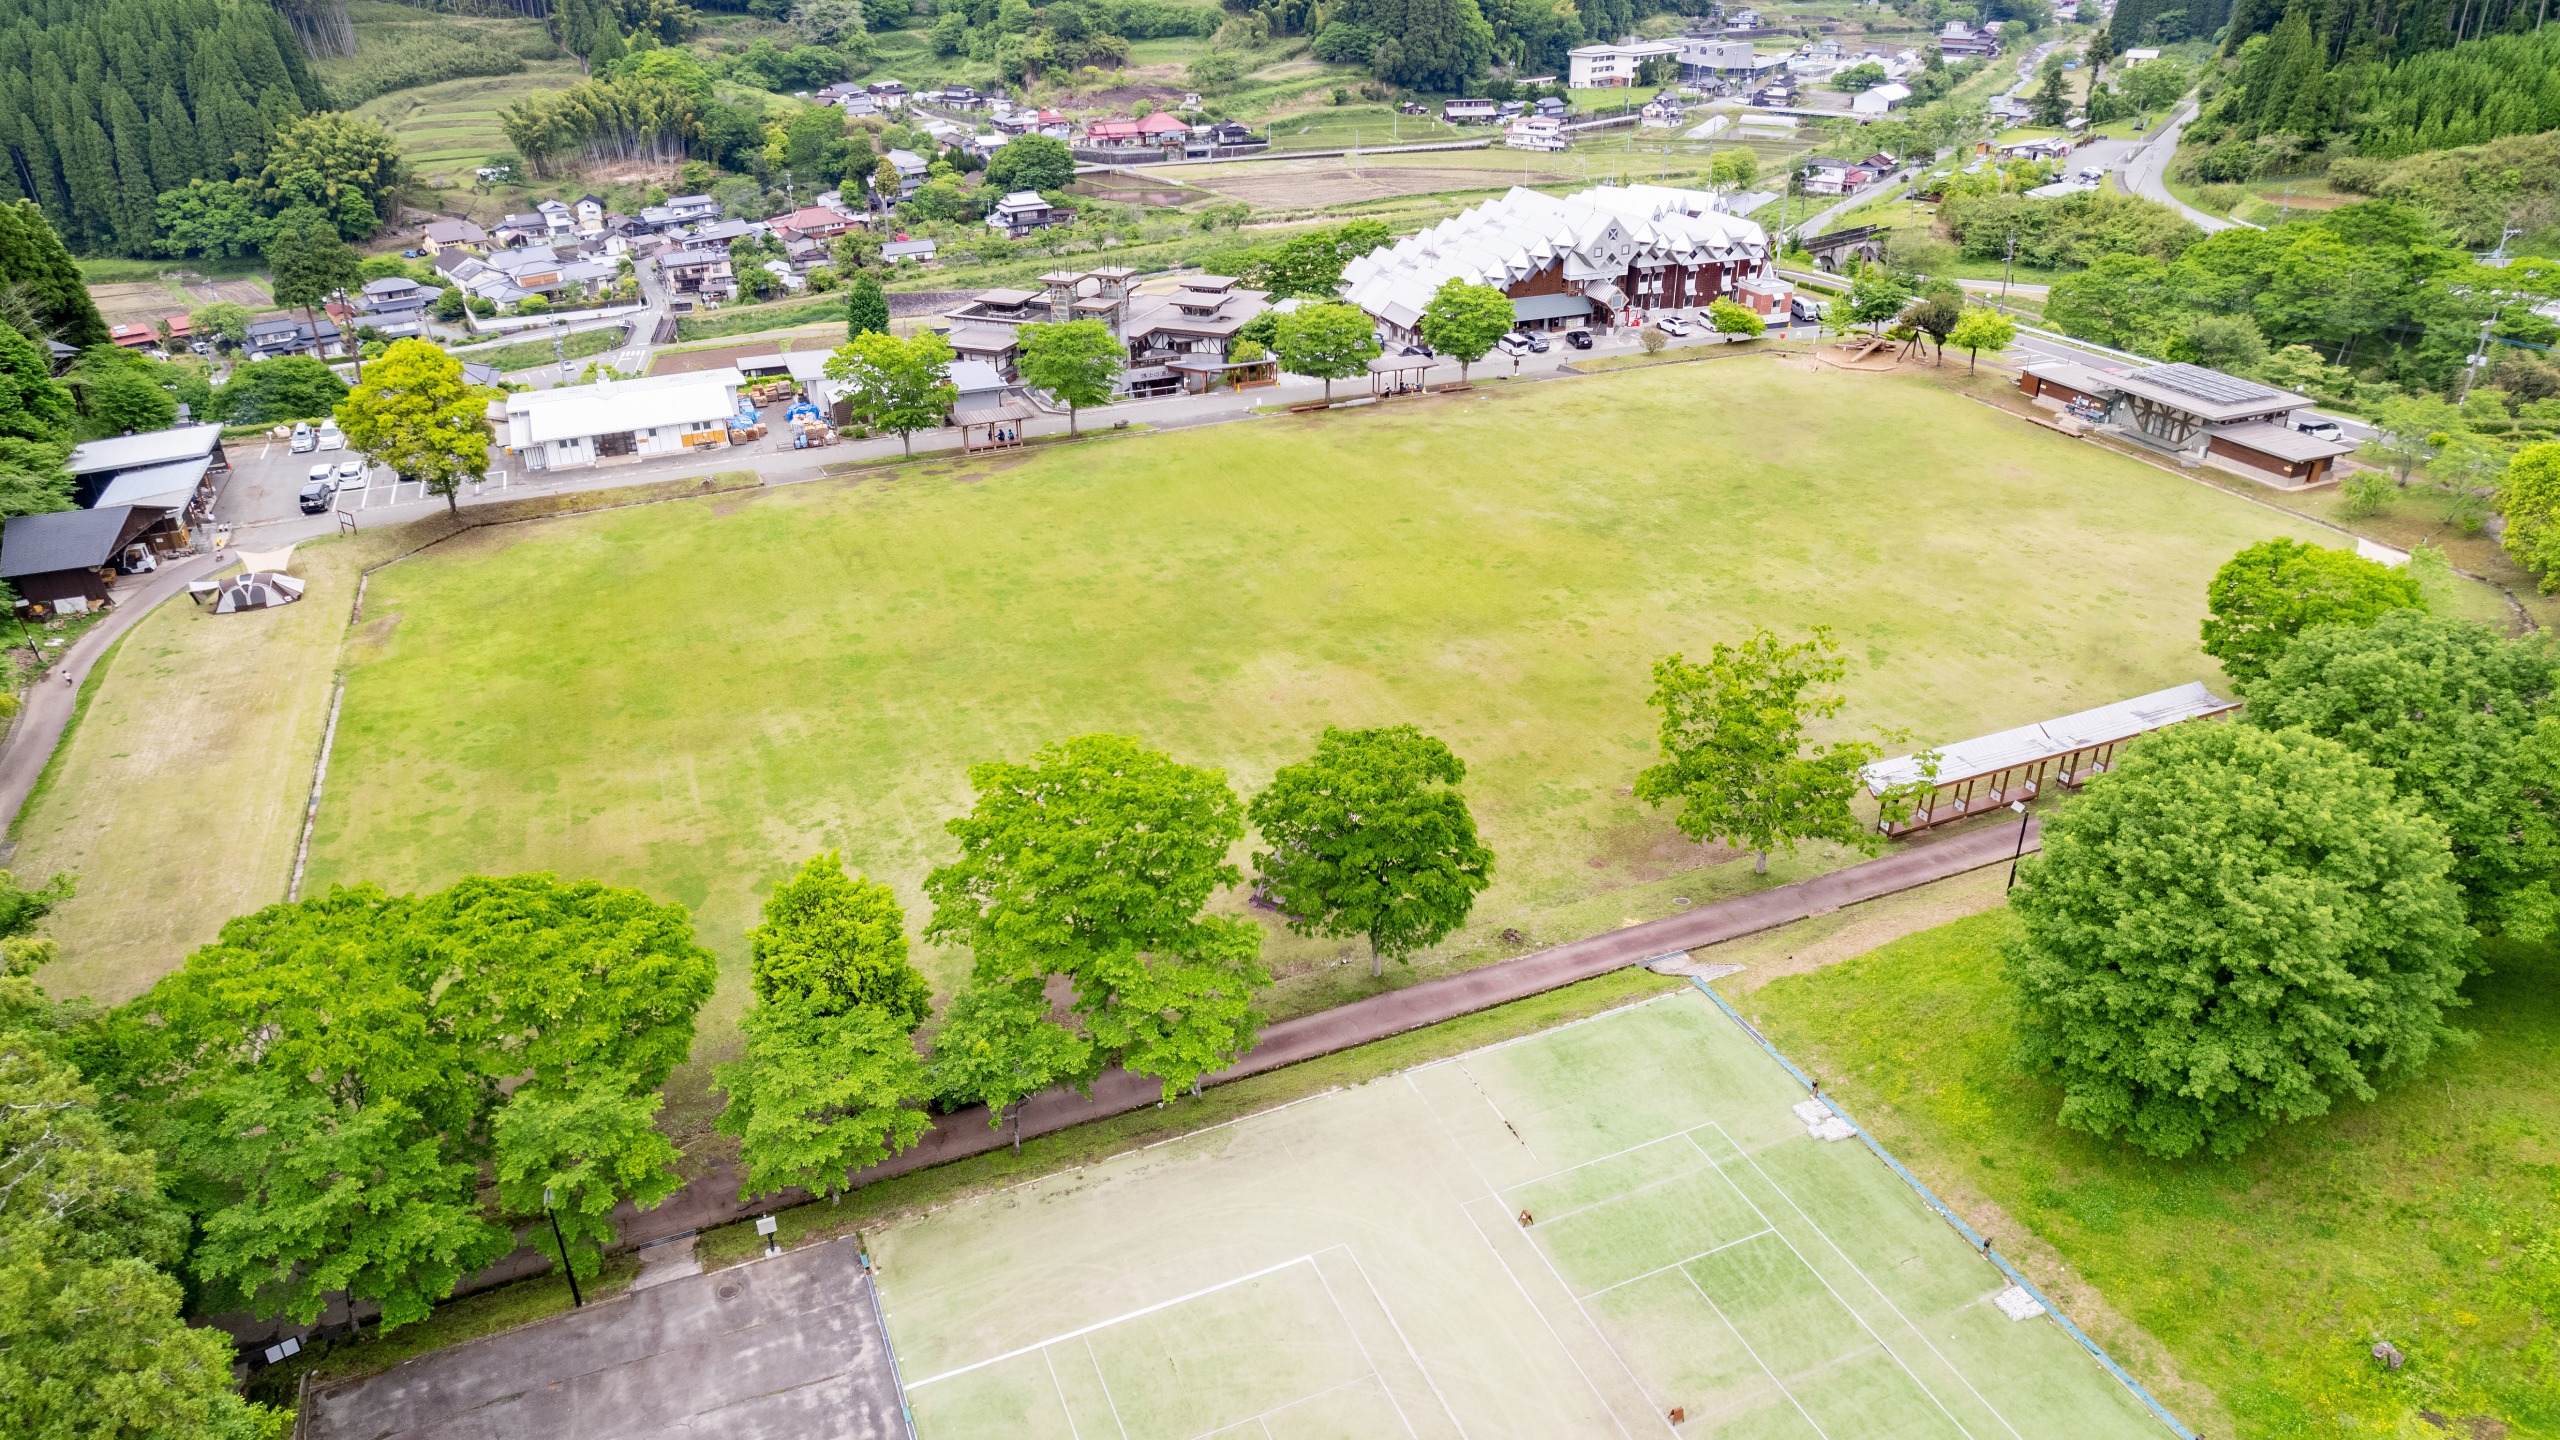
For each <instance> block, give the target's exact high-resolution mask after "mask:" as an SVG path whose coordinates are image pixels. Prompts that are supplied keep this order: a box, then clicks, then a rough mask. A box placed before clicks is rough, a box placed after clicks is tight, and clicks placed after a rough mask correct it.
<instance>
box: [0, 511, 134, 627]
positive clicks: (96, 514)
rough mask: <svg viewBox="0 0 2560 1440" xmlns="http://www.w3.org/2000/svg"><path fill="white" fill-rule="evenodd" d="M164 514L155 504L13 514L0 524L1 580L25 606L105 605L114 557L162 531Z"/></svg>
mask: <svg viewBox="0 0 2560 1440" xmlns="http://www.w3.org/2000/svg"><path fill="white" fill-rule="evenodd" d="M169 516H170V512H169V510H168V508H167V507H165V506H160V505H111V506H108V507H106V508H104V509H98V510H56V511H53V512H52V513H50V514H45V515H13V516H11V517H9V521H8V523H7V525H6V526H0V580H6V581H8V582H9V583H10V584H11V585H13V586H15V587H17V591H18V594H19V595H20V596H21V597H23V598H24V599H25V600H26V601H27V603H28V604H30V605H35V606H44V607H50V608H52V609H56V610H69V611H71V612H73V613H77V612H80V611H83V610H86V609H88V608H89V607H90V606H92V605H104V604H106V603H107V586H108V584H109V583H110V582H111V581H112V580H114V578H115V575H116V569H117V565H118V562H119V561H122V560H124V559H125V558H126V556H127V554H128V552H130V551H132V550H134V549H136V548H138V547H143V546H148V545H150V543H151V541H150V537H151V536H152V534H153V532H155V531H164V532H165V531H166V529H167V527H168V525H169ZM144 563H145V562H144V561H142V560H137V561H136V564H137V565H141V564H144Z"/></svg>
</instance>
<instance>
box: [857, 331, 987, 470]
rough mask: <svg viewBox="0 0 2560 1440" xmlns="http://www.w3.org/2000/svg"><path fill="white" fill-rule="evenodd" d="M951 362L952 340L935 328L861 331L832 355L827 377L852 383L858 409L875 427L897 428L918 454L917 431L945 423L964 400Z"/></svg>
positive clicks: (905, 443) (906, 445) (910, 451)
mask: <svg viewBox="0 0 2560 1440" xmlns="http://www.w3.org/2000/svg"><path fill="white" fill-rule="evenodd" d="M950 366H951V345H950V342H948V341H946V340H944V339H943V338H942V337H941V336H939V335H936V334H934V333H933V332H932V331H929V330H928V331H925V332H924V333H922V334H919V335H915V336H912V337H910V338H908V339H904V340H901V339H899V338H898V337H897V336H895V335H886V334H876V333H874V334H862V335H856V336H854V337H853V339H851V340H850V341H847V342H846V343H845V344H843V345H839V346H837V347H836V351H835V353H834V354H833V355H830V356H828V357H827V378H828V379H830V380H843V381H847V382H849V384H850V389H849V390H848V392H847V396H846V398H847V399H849V400H851V401H852V403H853V413H854V414H855V415H856V416H858V417H860V419H861V420H862V421H863V423H865V424H867V425H869V426H871V427H872V428H873V429H875V430H890V431H894V432H896V434H897V436H898V442H899V444H900V445H901V446H903V447H904V448H905V450H906V453H907V454H909V455H913V454H915V453H916V447H915V440H914V435H915V432H917V431H918V430H930V429H932V428H934V427H935V426H938V425H940V424H942V423H943V419H944V417H945V416H947V415H948V414H949V413H950V410H951V402H952V401H954V400H956V399H958V398H959V395H960V391H959V389H958V387H956V386H954V385H953V384H952V383H951V371H950Z"/></svg>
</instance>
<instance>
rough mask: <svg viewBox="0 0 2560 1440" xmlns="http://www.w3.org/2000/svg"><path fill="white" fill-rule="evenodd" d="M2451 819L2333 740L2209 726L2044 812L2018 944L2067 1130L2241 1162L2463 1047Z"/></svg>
mask: <svg viewBox="0 0 2560 1440" xmlns="http://www.w3.org/2000/svg"><path fill="white" fill-rule="evenodd" d="M2450 862H2451V857H2450V855H2449V854H2448V853H2447V850H2446V846H2445V833H2444V830H2443V827H2441V826H2439V825H2437V824H2436V822H2435V821H2433V820H2431V819H2429V818H2428V817H2427V816H2426V815H2424V814H2422V813H2420V812H2419V811H2418V809H2417V808H2416V807H2415V806H2413V805H2411V804H2410V803H2409V802H2407V801H2405V800H2403V799H2401V798H2400V797H2399V796H2397V795H2395V794H2394V793H2393V789H2392V783H2391V777H2390V776H2389V775H2387V774H2385V773H2384V772H2382V771H2380V770H2377V769H2375V768H2374V767H2373V766H2371V765H2369V764H2367V763H2365V761H2363V760H2362V759H2360V758H2358V757H2357V756H2356V755H2355V754H2354V753H2353V752H2352V751H2350V750H2348V749H2347V747H2345V746H2344V745H2341V744H2339V743H2337V742H2336V741H2334V740H2323V739H2320V738H2318V737H2316V736H2312V735H2307V734H2304V733H2302V732H2299V731H2285V732H2281V733H2277V732H2269V731H2266V730H2262V729H2258V728H2255V727H2252V726H2245V725H2227V724H2214V723H2210V722H2203V721H2198V722H2193V723H2189V724H2185V725H2179V726H2176V727H2174V728H2172V729H2169V730H2166V731H2162V732H2160V733H2157V734H2154V735H2151V736H2148V737H2146V738H2144V739H2142V740H2139V741H2137V742H2135V744H2134V745H2133V747H2132V748H2131V749H2130V750H2128V751H2127V752H2125V756H2124V759H2123V761H2122V762H2121V763H2120V764H2119V765H2118V767H2117V768H2116V770H2115V771H2114V772H2113V773H2111V774H2107V775H2103V776H2100V777H2099V778H2098V779H2097V780H2095V781H2093V782H2092V783H2091V784H2090V786H2089V789H2088V792H2087V793H2086V794H2085V795H2084V796H2082V797H2081V798H2080V799H2079V800H2078V801H2076V802H2075V803H2073V804H2070V805H2067V806H2065V807H2063V809H2062V810H2061V811H2060V812H2058V813H2057V814H2056V815H2054V817H2053V818H2052V819H2050V820H2049V821H2047V822H2046V825H2045V832H2044V849H2043V853H2042V854H2040V855H2036V856H2031V857H2029V858H2028V859H2027V861H2026V862H2025V863H2024V864H2023V865H2022V866H2021V867H2020V868H2019V873H2018V885H2017V889H2016V890H2015V891H2014V892H2012V894H2011V897H2010V901H2009V904H2010V908H2011V909H2012V910H2013V911H2014V912H2015V913H2016V914H2017V915H2018V917H2019V920H2020V922H2021V929H2020V931H2019V933H2018V934H2017V935H2016V937H2015V938H2014V939H2012V940H2011V941H2010V942H2009V943H2008V944H2007V945H2006V946H2005V947H2004V959H2005V961H2006V968H2007V972H2008V974H2009V976H2010V978H2011V980H2012V981H2013V982H2014V983H2015V984H2016V985H2017V987H2018V991H2019V1000H2020V1030H2021V1040H2022V1041H2023V1045H2022V1051H2023V1054H2024V1058H2026V1059H2027V1061H2028V1062H2029V1063H2030V1064H2031V1065H2033V1066H2035V1067H2036V1068H2038V1069H2041V1070H2043V1071H2045V1072H2047V1073H2050V1074H2052V1075H2054V1076H2056V1077H2058V1078H2059V1079H2060V1081H2061V1083H2062V1090H2063V1099H2062V1109H2061V1114H2060V1116H2059V1119H2060V1121H2061V1123H2062V1124H2063V1125H2065V1126H2067V1127H2070V1128H2072V1129H2076V1130H2085V1131H2088V1132H2089V1133H2091V1134H2094V1135H2099V1136H2103V1137H2109V1138H2119V1139H2123V1140H2125V1141H2127V1142H2128V1143H2130V1144H2132V1145H2134V1146H2136V1147H2137V1148H2139V1149H2142V1150H2145V1151H2148V1152H2149V1153H2151V1154H2154V1155H2161V1156H2168V1157H2178V1156H2184V1155H2191V1154H2194V1153H2196V1152H2197V1151H2200V1150H2203V1151H2210V1152H2212V1153H2213V1154H2215V1155H2220V1156H2226V1157H2227V1156H2232V1155H2236V1154H2238V1153H2240V1152H2241V1151H2242V1150H2244V1149H2246V1148H2247V1147H2248V1146H2249V1145H2250V1144H2251V1143H2252V1142H2253V1141H2255V1140H2257V1139H2258V1138H2259V1137H2260V1136H2263V1135H2264V1134H2266V1133H2267V1131H2268V1130H2270V1129H2272V1128H2274V1127H2275V1126H2277V1125H2280V1124H2287V1123H2290V1122H2293V1121H2298V1120H2305V1119H2309V1118H2311V1117H2313V1116H2316V1115H2320V1114H2323V1113H2325V1112H2326V1111H2327V1110H2328V1109H2329V1108H2330V1106H2331V1105H2332V1104H2333V1103H2334V1102H2335V1101H2336V1100H2337V1099H2339V1098H2341V1097H2347V1096H2352V1097H2354V1098H2356V1099H2371V1098H2372V1097H2373V1095H2374V1094H2375V1088H2376V1086H2378V1085H2380V1084H2382V1083H2384V1082H2387V1081H2389V1080H2393V1079H2399V1078H2404V1077H2407V1076H2409V1075H2412V1074H2415V1073H2416V1072H2417V1071H2418V1070H2420V1069H2421V1068H2423V1067H2424V1066H2425V1064H2426V1062H2427V1061H2428V1059H2429V1058H2430V1057H2432V1056H2433V1055H2434V1054H2435V1052H2436V1051H2437V1050H2438V1049H2439V1048H2441V1047H2443V1046H2445V1045H2447V1044H2451V1043H2456V1042H2458V1041H2459V1040H2460V1039H2461V1038H2462V1037H2461V1035H2460V1032H2458V1031H2456V1030H2454V1029H2453V1028H2452V1027H2451V1026H2449V1025H2448V1024H2446V1023H2445V1018H2444V1015H2445V1011H2446V1010H2447V1009H2449V1008H2451V1007H2453V1006H2455V1005H2459V1004H2461V1003H2462V1001H2461V999H2460V997H2459V995H2458V993H2457V992H2458V990H2459V988H2460V986H2461V984H2462V980H2463V978H2464V976H2465V975H2466V974H2467V973H2468V972H2469V971H2470V970H2471V969H2472V968H2473V967H2474V966H2475V964H2476V960H2475V958H2474V955H2473V951H2472V948H2471V932H2470V930H2469V927H2467V926H2466V925H2465V924H2464V923H2463V914H2462V899H2461V896H2460V895H2459V894H2458V893H2457V892H2456V890H2455V889H2454V886H2453V883H2452V882H2451V881H2450V880H2449V879H2447V878H2446V870H2447V868H2448V866H2449V864H2450Z"/></svg>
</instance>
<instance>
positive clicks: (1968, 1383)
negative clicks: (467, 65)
mask: <svg viewBox="0 0 2560 1440" xmlns="http://www.w3.org/2000/svg"><path fill="white" fill-rule="evenodd" d="M1716 1132H1717V1133H1718V1134H1724V1127H1723V1126H1721V1125H1719V1126H1717V1127H1716ZM1724 1138H1725V1143H1726V1144H1728V1145H1733V1148H1734V1153H1736V1154H1738V1155H1740V1156H1741V1157H1742V1159H1743V1163H1744V1164H1747V1165H1749V1166H1750V1167H1751V1169H1752V1171H1753V1172H1754V1173H1755V1174H1757V1175H1758V1176H1759V1177H1760V1178H1761V1180H1762V1181H1763V1182H1765V1183H1766V1184H1767V1185H1768V1187H1769V1188H1770V1189H1772V1190H1775V1191H1777V1192H1778V1198H1779V1199H1781V1200H1784V1201H1786V1202H1787V1208H1788V1209H1790V1210H1793V1211H1795V1212H1796V1218H1798V1219H1800V1220H1802V1221H1804V1223H1805V1224H1807V1225H1809V1226H1812V1227H1813V1233H1814V1234H1816V1235H1819V1236H1821V1237H1822V1243H1823V1244H1825V1245H1828V1246H1830V1247H1831V1253H1832V1254H1834V1255H1837V1256H1839V1257H1840V1261H1841V1263H1842V1264H1844V1265H1847V1266H1848V1267H1849V1268H1850V1270H1852V1271H1853V1272H1855V1273H1856V1275H1857V1277H1858V1278H1859V1279H1861V1280H1863V1281H1865V1282H1866V1283H1867V1288H1868V1289H1870V1290H1873V1291H1874V1292H1876V1298H1877V1299H1879V1300H1881V1301H1883V1302H1884V1308H1886V1309H1887V1310H1890V1311H1892V1312H1893V1318H1895V1319H1896V1320H1899V1321H1901V1322H1902V1327H1903V1328H1904V1329H1906V1330H1908V1331H1910V1332H1911V1333H1912V1335H1913V1336H1915V1337H1917V1338H1918V1339H1919V1341H1920V1343H1921V1344H1922V1345H1925V1346H1927V1347H1928V1348H1929V1353H1930V1354H1932V1355H1935V1356H1937V1357H1938V1363H1939V1364H1941V1365H1944V1366H1946V1367H1947V1373H1948V1374H1950V1375H1953V1376H1955V1377H1956V1383H1957V1384H1959V1385H1962V1386H1963V1387H1964V1388H1965V1390H1966V1391H1967V1392H1968V1393H1970V1394H1971V1395H1972V1396H1973V1398H1974V1399H1976V1400H1979V1401H1981V1402H1982V1408H1983V1409H1985V1410H1988V1411H1990V1412H1991V1418H1993V1419H1995V1420H1997V1421H1999V1422H2000V1424H2001V1426H2002V1428H2004V1429H2006V1430H2007V1431H2008V1432H2009V1433H2010V1434H2012V1435H2017V1436H2018V1440H2026V1437H2025V1436H2024V1435H2019V1434H2018V1427H2017V1426H2016V1425H2014V1424H2012V1423H2010V1420H2009V1417H2008V1416H2006V1415H2003V1414H2001V1413H2000V1407H1999V1406H1997V1405H1994V1404H1992V1403H1991V1397H1989V1396H1987V1395H1985V1394H1983V1393H1982V1392H1981V1391H1980V1390H1979V1389H1976V1388H1975V1386H1974V1383H1973V1377H1971V1376H1969V1375H1967V1374H1965V1373H1964V1371H1963V1370H1961V1369H1959V1368H1957V1366H1956V1363H1955V1362H1954V1361H1953V1360H1950V1359H1948V1358H1947V1355H1946V1352H1945V1351H1943V1350H1940V1349H1939V1348H1938V1346H1937V1343H1936V1342H1935V1341H1933V1340H1931V1339H1930V1338H1929V1335H1928V1332H1927V1331H1925V1330H1922V1329H1921V1328H1920V1327H1919V1326H1918V1325H1915V1324H1913V1323H1912V1320H1911V1317H1910V1316H1908V1315H1906V1314H1904V1313H1903V1312H1902V1307H1901V1306H1899V1305H1896V1304H1895V1303H1893V1297H1892V1296H1890V1295H1888V1294H1886V1293H1885V1291H1884V1287H1883V1286H1881V1285H1878V1284H1877V1283H1876V1282H1875V1277H1874V1276H1872V1275H1869V1274H1868V1273H1867V1271H1866V1267H1864V1266H1862V1265H1860V1264H1859V1263H1858V1262H1857V1261H1855V1260H1852V1259H1850V1258H1849V1252H1848V1251H1846V1250H1843V1249H1841V1248H1840V1242H1839V1241H1837V1240H1834V1239H1832V1238H1831V1232H1830V1231H1828V1230H1825V1229H1823V1228H1822V1225H1821V1223H1820V1222H1818V1221H1816V1220H1815V1219H1814V1218H1813V1217H1812V1216H1810V1215H1807V1214H1805V1213H1804V1207H1803V1206H1802V1205H1799V1204H1797V1203H1796V1197H1795V1196H1793V1195H1791V1194H1789V1193H1787V1187H1786V1186H1784V1185H1781V1184H1779V1183H1778V1181H1777V1177H1775V1176H1773V1175H1771V1174H1770V1173H1769V1172H1768V1171H1767V1170H1765V1169H1763V1168H1761V1165H1760V1161H1759V1158H1758V1157H1757V1156H1755V1155H1753V1154H1752V1153H1751V1152H1750V1151H1748V1150H1745V1149H1743V1148H1742V1147H1741V1146H1740V1145H1738V1144H1734V1139H1733V1137H1732V1136H1731V1135H1725V1137H1724ZM1931 1218H1932V1219H1935V1218H1936V1217H1934V1216H1932V1217H1931ZM1914 1378H1917V1377H1914Z"/></svg>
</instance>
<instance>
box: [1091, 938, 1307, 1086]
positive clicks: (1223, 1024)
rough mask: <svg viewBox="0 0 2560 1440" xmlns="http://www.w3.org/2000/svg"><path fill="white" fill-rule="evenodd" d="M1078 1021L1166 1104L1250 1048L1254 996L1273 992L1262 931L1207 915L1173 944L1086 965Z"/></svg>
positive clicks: (1257, 1022)
mask: <svg viewBox="0 0 2560 1440" xmlns="http://www.w3.org/2000/svg"><path fill="white" fill-rule="evenodd" d="M1077 980H1078V985H1077V993H1078V995H1079V997H1081V998H1083V1001H1084V1003H1082V1004H1081V1005H1080V1006H1079V1013H1080V1014H1081V1015H1082V1016H1083V1018H1084V1024H1085V1033H1086V1034H1087V1035H1088V1036H1090V1037H1091V1038H1092V1040H1093V1042H1094V1044H1095V1046H1096V1047H1097V1048H1099V1049H1101V1050H1103V1051H1105V1052H1108V1053H1110V1054H1112V1055H1114V1056H1116V1057H1117V1058H1118V1059H1119V1061H1120V1068H1122V1069H1124V1070H1126V1071H1128V1072H1129V1073H1131V1074H1133V1075H1147V1076H1152V1077H1154V1078H1155V1079H1156V1080H1158V1081H1159V1082H1161V1083H1162V1085H1163V1098H1164V1099H1167V1100H1170V1099H1172V1098H1173V1097H1174V1096H1175V1095H1176V1094H1177V1093H1179V1092H1180V1091H1182V1090H1184V1089H1188V1090H1190V1091H1191V1093H1192V1094H1194V1095H1197V1094H1199V1093H1200V1077H1201V1076H1203V1075H1206V1074H1208V1073H1210V1072H1211V1071H1213V1070H1219V1069H1223V1068H1225V1067H1226V1066H1227V1065H1229V1064H1231V1063H1233V1062H1234V1061H1235V1060H1236V1059H1237V1057H1239V1056H1241V1055H1243V1054H1244V1052H1245V1051H1247V1050H1249V1049H1251V1048H1252V1047H1253V1037H1254V1035H1255V1034H1256V1033H1257V1032H1258V1031H1259V1030H1260V1028H1261V1025H1262V1015H1261V1013H1260V1012H1259V1011H1257V1010H1255V1009H1254V1008H1253V997H1254V994H1255V992H1257V991H1259V990H1261V989H1262V988H1263V987H1264V986H1266V985H1268V984H1270V983H1271V971H1270V970H1269V969H1268V968H1267V967H1265V966H1264V965H1263V963H1262V929H1261V927H1260V926H1257V925H1255V924H1254V923H1253V922H1252V921H1250V920H1232V919H1226V918H1224V917H1217V916H1212V917H1208V918H1205V919H1202V920H1199V921H1197V922H1196V923H1194V924H1193V925H1192V926H1191V928H1190V930H1189V932H1188V933H1186V934H1185V935H1184V936H1182V937H1181V939H1180V940H1179V941H1178V942H1177V943H1175V944H1172V945H1168V946H1164V947H1161V948H1158V949H1154V950H1151V951H1146V952H1143V953H1142V952H1139V951H1137V950H1134V949H1126V948H1123V949H1115V950H1111V951H1109V952H1106V953H1104V954H1101V955H1097V956H1094V957H1091V959H1090V960H1089V962H1088V963H1087V964H1086V966H1085V967H1084V969H1083V972H1082V973H1081V974H1080V975H1079V976H1078V977H1077Z"/></svg>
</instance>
